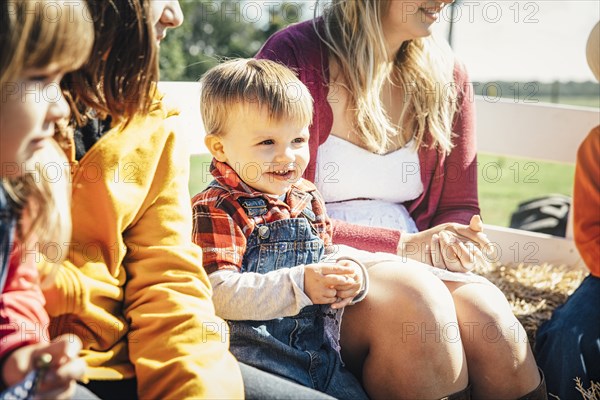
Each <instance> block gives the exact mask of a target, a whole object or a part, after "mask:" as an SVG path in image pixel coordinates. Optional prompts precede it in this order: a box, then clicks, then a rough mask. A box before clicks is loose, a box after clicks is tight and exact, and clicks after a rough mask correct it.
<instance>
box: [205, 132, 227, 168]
mask: <svg viewBox="0 0 600 400" xmlns="http://www.w3.org/2000/svg"><path fill="white" fill-rule="evenodd" d="M204 144H205V145H206V148H207V149H208V151H210V154H212V156H213V157H214V158H215V159H217V161H220V162H226V161H227V157H226V156H225V150H224V149H223V142H221V137H220V136H219V135H206V137H205V138H204Z"/></svg>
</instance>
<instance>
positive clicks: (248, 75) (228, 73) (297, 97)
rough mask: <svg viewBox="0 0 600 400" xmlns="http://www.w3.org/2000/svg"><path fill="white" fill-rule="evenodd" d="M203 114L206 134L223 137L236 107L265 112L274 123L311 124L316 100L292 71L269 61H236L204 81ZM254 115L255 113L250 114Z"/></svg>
mask: <svg viewBox="0 0 600 400" xmlns="http://www.w3.org/2000/svg"><path fill="white" fill-rule="evenodd" d="M200 82H201V84H202V94H201V98H200V113H201V115H202V121H203V122H204V127H205V129H206V134H207V135H219V134H223V133H224V130H225V129H226V127H227V121H228V120H229V118H231V112H232V109H235V107H238V106H241V107H249V106H255V107H257V108H258V109H259V110H266V111H267V113H268V117H269V119H270V120H272V121H281V120H283V119H285V120H289V121H290V122H293V123H296V124H297V125H298V126H308V125H310V123H311V121H312V117H313V100H312V96H311V95H310V92H309V91H308V88H307V87H306V86H305V85H304V84H303V83H302V82H301V81H300V79H298V77H297V76H296V74H295V73H294V72H292V71H291V70H290V69H289V68H287V67H285V66H283V65H281V64H279V63H276V62H274V61H270V60H256V59H233V60H229V61H226V62H224V63H221V64H219V65H217V66H216V67H214V68H212V69H211V70H209V71H208V72H207V73H206V74H205V75H204V76H203V77H202V79H201V81H200ZM251 112H252V111H251Z"/></svg>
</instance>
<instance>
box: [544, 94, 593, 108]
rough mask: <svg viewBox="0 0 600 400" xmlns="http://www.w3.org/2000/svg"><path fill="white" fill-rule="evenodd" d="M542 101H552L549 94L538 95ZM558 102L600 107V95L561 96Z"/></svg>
mask: <svg viewBox="0 0 600 400" xmlns="http://www.w3.org/2000/svg"><path fill="white" fill-rule="evenodd" d="M537 100H539V101H540V102H546V103H549V102H551V99H550V97H549V96H538V97H537ZM557 104H566V105H570V106H584V107H595V108H600V97H599V96H559V98H558V103H557Z"/></svg>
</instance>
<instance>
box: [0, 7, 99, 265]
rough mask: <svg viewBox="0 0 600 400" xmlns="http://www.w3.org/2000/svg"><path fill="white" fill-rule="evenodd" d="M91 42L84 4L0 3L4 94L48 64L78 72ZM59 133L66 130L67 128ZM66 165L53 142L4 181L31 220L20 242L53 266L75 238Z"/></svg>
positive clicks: (0, 75) (16, 205)
mask: <svg viewBox="0 0 600 400" xmlns="http://www.w3.org/2000/svg"><path fill="white" fill-rule="evenodd" d="M93 41H94V27H93V21H92V19H91V16H90V13H89V11H88V9H87V6H86V3H85V2H83V1H75V2H73V1H60V0H8V1H6V0H5V1H2V2H0V54H1V55H2V56H1V57H0V96H2V98H4V96H5V94H4V90H5V89H8V88H7V87H6V85H7V84H8V83H10V82H14V81H15V80H17V79H19V78H20V77H21V76H22V74H23V73H24V72H25V71H26V70H28V69H37V68H40V69H41V68H45V67H47V66H49V65H52V66H53V67H56V68H57V69H58V70H59V71H69V70H73V69H75V68H78V67H79V66H81V65H82V64H83V63H84V62H85V61H86V60H87V59H88V58H89V56H90V52H91V49H92V44H93ZM0 112H1V110H0ZM57 130H59V131H61V132H62V133H63V134H67V132H68V131H67V129H66V126H65V127H63V128H62V129H57ZM66 161H67V160H66V158H65V155H64V153H63V152H62V150H61V149H60V148H59V147H58V146H57V145H55V144H54V143H52V144H51V145H50V146H47V147H45V148H44V149H42V150H40V151H37V152H36V153H35V154H34V155H33V157H32V158H31V159H30V160H27V162H26V164H27V166H26V167H25V171H31V172H27V173H26V174H25V175H23V176H20V177H17V178H14V179H8V178H6V177H1V181H0V184H2V185H3V186H4V187H5V188H6V191H7V192H8V193H9V195H10V197H11V200H12V208H13V210H14V212H15V213H16V214H18V215H20V216H22V215H26V216H27V218H26V221H23V220H22V219H21V221H20V222H21V223H23V222H25V225H21V226H20V229H19V232H18V234H19V237H20V240H21V241H23V242H27V241H30V239H31V241H35V242H37V245H39V249H40V251H42V253H44V251H45V250H46V249H48V250H49V251H52V252H53V254H47V256H48V259H49V260H51V261H53V262H59V261H61V260H62V259H63V258H64V256H65V255H66V253H67V252H66V251H64V249H62V246H63V245H64V244H65V243H67V242H69V240H70V236H71V207H70V202H69V198H70V185H69V181H70V172H69V171H68V168H66V165H68V163H67V162H66ZM49 163H53V164H54V165H53V168H54V167H56V168H59V169H60V170H61V172H60V173H61V176H60V179H59V181H56V179H54V178H56V177H53V178H52V182H50V181H49V180H48V178H49V177H48V176H47V175H48V171H47V170H45V167H47V166H48V165H49ZM57 179H58V178H57ZM31 244H34V243H30V245H31ZM47 244H53V245H52V246H47ZM23 245H27V244H26V243H23ZM54 245H56V246H54ZM57 248H58V249H60V250H61V252H60V253H57Z"/></svg>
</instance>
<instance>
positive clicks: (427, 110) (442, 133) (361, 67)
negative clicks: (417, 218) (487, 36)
mask: <svg viewBox="0 0 600 400" xmlns="http://www.w3.org/2000/svg"><path fill="white" fill-rule="evenodd" d="M318 1H319V0H318ZM389 7H390V1H389V0H387V1H386V0H360V1H355V0H332V3H331V5H328V6H327V7H326V8H325V10H324V12H323V19H324V35H325V37H321V39H322V40H323V42H324V43H325V44H326V45H327V47H328V48H329V50H330V52H331V55H332V57H333V60H334V61H335V62H336V63H337V66H338V68H339V72H340V76H341V78H342V80H343V82H344V83H343V84H344V86H345V88H346V89H347V92H348V94H349V96H350V99H349V100H350V104H351V107H354V123H355V125H356V130H357V132H358V134H359V136H361V138H362V140H363V141H364V143H365V144H366V145H367V146H368V147H369V148H370V149H371V150H373V151H377V152H379V153H383V152H385V151H386V149H387V148H388V146H389V144H390V138H392V137H395V136H397V135H400V142H402V143H403V142H404V141H403V139H401V137H402V134H403V132H404V130H405V129H407V130H409V131H411V132H414V138H415V145H416V147H417V148H418V147H419V146H421V144H423V143H424V139H425V138H424V136H425V132H426V130H429V132H430V133H431V136H432V139H433V140H432V141H431V142H429V143H425V144H426V145H430V146H432V147H438V148H439V149H440V150H442V151H445V152H450V150H451V149H452V147H453V145H452V140H451V139H452V124H453V119H454V114H455V113H456V108H457V106H456V99H457V93H458V88H457V87H456V85H455V83H454V77H453V72H454V57H453V55H452V52H451V50H450V47H449V46H448V44H447V43H445V42H442V41H439V40H436V39H435V38H434V37H433V36H430V37H425V38H419V39H414V40H409V41H406V42H404V43H403V44H402V46H401V48H400V50H399V51H398V52H397V54H395V55H393V56H392V55H388V54H387V49H386V43H385V38H384V34H383V29H382V16H383V15H385V13H386V12H387V11H388V10H389ZM318 8H319V7H316V9H318ZM315 30H316V31H317V34H319V30H318V28H317V26H316V25H315ZM319 35H320V34H319ZM320 36H322V35H320ZM390 60H392V61H390ZM388 81H389V82H390V83H392V84H394V85H400V86H401V87H402V89H403V93H404V98H405V101H404V102H403V109H402V111H401V116H400V120H399V121H398V122H397V123H396V122H395V121H391V120H390V118H389V116H388V115H387V114H386V112H385V110H384V108H383V103H382V100H381V93H382V90H383V87H384V85H385V84H386V82H388ZM410 136H413V135H410Z"/></svg>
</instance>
